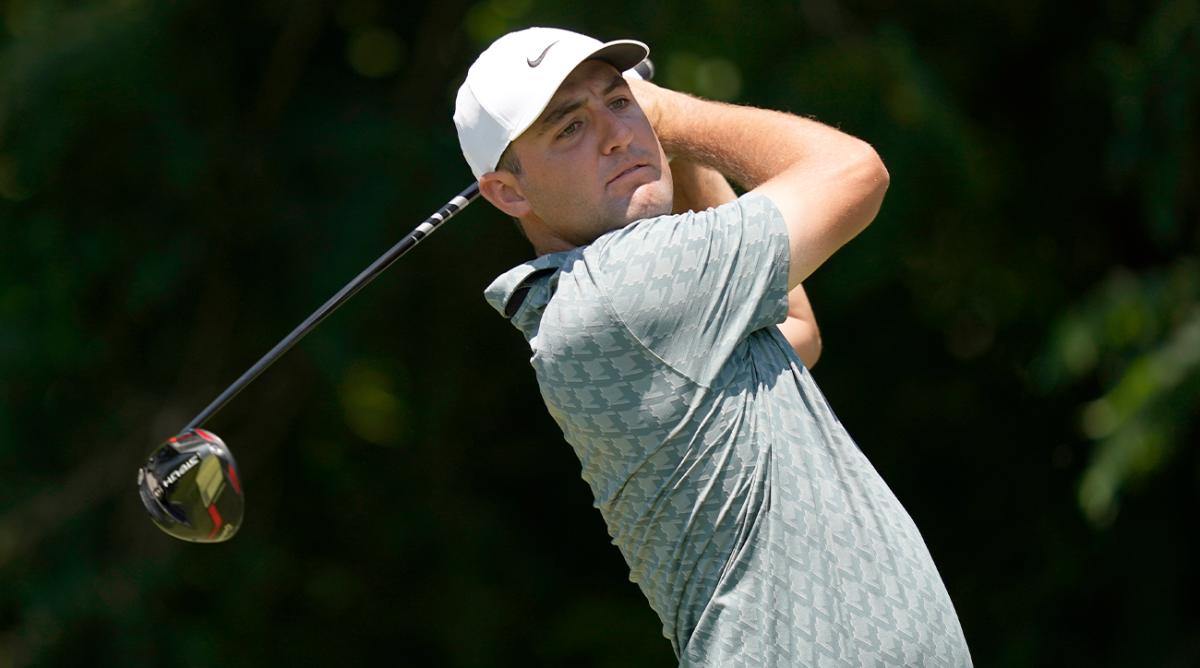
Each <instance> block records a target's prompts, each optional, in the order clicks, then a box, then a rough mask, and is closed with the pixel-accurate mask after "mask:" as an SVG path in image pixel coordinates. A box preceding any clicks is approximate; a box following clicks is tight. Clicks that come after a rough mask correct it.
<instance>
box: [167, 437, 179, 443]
mask: <svg viewBox="0 0 1200 668" xmlns="http://www.w3.org/2000/svg"><path fill="white" fill-rule="evenodd" d="M178 442H179V439H177V438H175V437H174V436H172V437H171V438H168V439H167V443H178Z"/></svg>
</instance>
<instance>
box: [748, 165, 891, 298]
mask: <svg viewBox="0 0 1200 668" xmlns="http://www.w3.org/2000/svg"><path fill="white" fill-rule="evenodd" d="M862 146H863V147H864V148H863V151H862V155H861V156H858V157H856V158H855V159H853V160H845V159H843V160H840V161H838V163H837V166H830V167H815V168H814V167H807V168H803V169H800V168H795V167H793V168H792V169H789V170H787V171H784V172H783V173H781V174H779V175H778V176H776V177H775V178H772V179H771V180H769V181H767V182H766V183H763V184H762V185H760V186H759V187H757V188H755V189H754V190H753V191H752V192H755V193H758V194H761V195H765V196H766V197H768V198H769V199H770V200H771V201H772V202H774V203H775V206H776V207H777V208H778V209H779V212H780V214H781V215H782V216H783V220H784V224H785V226H786V227H787V232H788V246H789V252H788V255H789V257H790V260H791V263H790V266H789V269H788V289H791V288H794V287H795V286H797V285H798V284H799V283H800V282H801V281H803V280H804V279H805V278H808V276H809V275H811V274H812V273H813V271H815V270H816V269H817V267H819V266H821V265H822V264H823V263H824V262H825V261H826V260H828V259H829V257H830V256H831V255H833V253H834V252H835V251H837V250H838V249H839V248H841V247H842V246H843V245H844V244H845V243H846V242H847V241H850V240H851V239H853V238H854V237H855V236H856V235H857V234H858V233H859V232H861V231H862V230H863V228H865V227H866V226H867V225H868V224H869V223H870V222H871V221H872V220H873V219H874V218H875V215H876V214H877V213H878V212H879V206H880V204H881V203H882V202H883V194H884V192H886V191H887V185H888V173H887V169H885V168H884V166H883V163H882V162H881V161H880V160H879V156H878V155H877V154H876V153H875V151H874V150H872V149H871V148H870V146H868V145H867V144H863V145H862Z"/></svg>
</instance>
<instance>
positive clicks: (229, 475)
mask: <svg viewBox="0 0 1200 668" xmlns="http://www.w3.org/2000/svg"><path fill="white" fill-rule="evenodd" d="M137 482H138V491H139V493H140V494H141V497H142V504H143V505H145V506H146V510H147V511H148V512H149V513H150V518H151V519H152V520H154V523H155V524H156V525H158V528H160V529H162V530H163V531H165V532H167V533H168V534H170V535H172V536H174V537H176V538H179V539H182V540H187V541H192V542H194V543H219V542H221V541H225V540H229V539H230V538H232V537H233V534H235V533H237V530H238V527H240V526H241V525H242V515H243V513H244V511H245V504H244V500H243V498H242V485H241V482H240V481H239V479H238V473H237V462H235V461H234V460H233V454H232V453H230V452H229V448H228V447H226V446H225V443H224V441H222V440H221V439H220V438H219V437H217V435H216V434H214V433H212V432H210V431H205V430H203V429H190V430H188V431H185V432H183V433H182V434H179V435H178V436H174V437H172V438H169V439H167V441H166V442H165V443H163V444H162V445H160V446H159V447H158V448H156V449H155V450H154V452H152V453H150V457H149V458H148V459H147V460H146V464H145V465H144V466H142V468H140V469H138V474H137Z"/></svg>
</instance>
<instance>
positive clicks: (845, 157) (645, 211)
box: [455, 28, 971, 667]
mask: <svg viewBox="0 0 1200 668" xmlns="http://www.w3.org/2000/svg"><path fill="white" fill-rule="evenodd" d="M647 53H648V49H647V48H646V47H645V45H644V44H641V43H640V42H634V41H629V40H622V41H616V42H609V43H607V44H601V43H600V42H599V41H596V40H593V39H591V38H588V37H584V36H582V35H578V34H575V33H571V32H567V31H561V30H553V29H546V28H531V29H529V30H524V31H519V32H515V33H510V34H508V35H506V36H504V37H502V38H500V39H499V40H497V41H496V42H495V43H494V44H492V46H490V47H489V48H488V49H487V50H486V51H484V53H483V54H481V55H480V56H479V59H478V60H476V62H475V64H474V65H472V67H471V69H470V71H469V72H468V74H467V79H466V81H465V83H464V84H463V86H462V88H461V89H460V90H459V94H458V99H457V103H456V110H455V124H456V126H457V127H458V132H459V140H460V143H461V145H462V148H463V155H464V156H465V157H466V159H467V162H468V164H469V165H470V166H471V169H472V171H473V172H474V174H475V176H476V178H478V180H479V185H480V191H481V193H482V194H483V196H484V197H485V198H486V199H487V200H488V201H489V202H491V203H492V204H493V205H495V206H496V207H497V208H499V209H500V210H501V211H503V212H505V213H506V214H508V215H510V216H512V217H513V218H515V219H517V220H518V221H519V223H520V225H521V228H522V230H523V231H524V232H525V234H526V236H527V237H528V238H529V240H530V242H531V243H532V244H533V247H534V250H535V251H536V253H537V255H538V257H537V258H536V259H534V260H531V261H529V262H526V263H523V264H521V265H520V266H518V267H516V268H514V269H512V270H510V271H508V272H507V273H505V274H504V275H502V276H500V277H499V278H498V279H496V281H495V282H494V283H493V284H492V285H491V286H490V287H488V289H487V291H486V296H487V299H488V301H489V302H490V303H491V304H492V305H493V306H494V307H496V309H497V310H499V311H500V312H501V313H502V314H503V315H505V316H506V317H508V318H509V319H510V320H511V321H512V323H513V324H514V325H515V326H516V327H517V328H518V329H519V330H520V331H521V332H522V333H523V334H524V335H525V337H526V339H527V340H528V342H529V346H530V348H531V350H532V352H533V356H532V358H531V360H530V362H531V364H532V365H533V368H534V371H535V374H536V376H537V380H538V384H539V387H540V388H541V393H542V397H543V399H544V401H545V403H546V407H547V408H548V409H549V411H550V414H551V416H553V418H554V419H555V421H556V422H557V423H558V425H559V426H560V427H561V428H562V430H563V434H564V436H565V437H566V440H567V441H568V442H569V443H570V444H571V446H572V447H573V448H574V449H575V452H576V454H577V455H578V457H579V460H580V463H581V464H582V469H583V471H582V475H583V478H584V480H585V481H586V482H587V483H588V485H589V486H590V487H591V489H592V493H593V494H594V496H595V504H596V507H597V508H599V510H600V512H601V514H602V515H603V517H604V520H605V523H606V524H607V526H608V530H609V533H610V534H611V536H612V538H613V542H614V543H615V544H616V545H617V546H618V548H620V550H621V552H622V554H623V555H624V557H625V560H626V562H627V563H628V564H629V568H630V579H632V580H633V581H634V582H636V583H637V584H638V586H639V587H640V588H641V590H642V592H643V593H644V594H645V596H646V598H647V599H648V600H649V602H650V605H651V606H652V607H653V608H654V610H655V611H656V612H657V613H658V615H659V618H660V619H661V620H662V623H663V633H664V635H665V636H666V637H667V638H668V639H669V640H670V641H671V644H672V647H673V648H674V650H675V653H676V655H677V656H678V657H679V660H680V665H682V666H721V667H727V666H807V665H819V666H875V665H897V666H900V665H903V666H966V665H970V663H971V659H970V655H969V653H968V651H967V647H966V643H965V641H964V639H963V634H962V630H961V628H960V627H959V623H958V619H957V616H956V614H955V612H954V608H953V605H952V604H951V602H950V599H949V596H948V595H947V593H946V590H945V587H944V585H943V584H942V582H941V578H940V577H939V575H938V573H937V569H936V568H935V567H934V564H933V562H932V559H931V558H930V555H929V552H928V550H927V549H926V547H925V544H924V542H923V541H922V539H921V536H920V534H919V533H918V531H917V529H916V527H915V526H914V524H913V523H912V521H911V519H909V517H908V514H907V513H906V512H905V511H904V509H903V508H902V507H901V505H900V504H899V502H898V501H897V500H896V498H895V497H894V496H893V495H892V493H891V491H890V490H889V489H888V488H887V486H886V485H885V484H884V482H883V480H882V479H880V477H879V475H878V474H877V473H876V472H875V470H874V468H872V466H871V465H870V463H869V462H868V461H867V459H866V458H865V457H864V456H863V454H862V453H861V452H860V451H859V450H858V448H857V447H856V446H855V444H854V442H853V441H852V440H851V438H850V436H849V435H848V434H847V433H846V431H845V429H843V427H842V425H841V424H840V423H839V422H838V420H837V418H836V417H835V416H834V414H833V412H832V411H831V410H830V408H829V406H828V405H827V404H826V402H825V400H824V398H823V397H822V395H821V393H820V391H819V390H818V389H817V387H816V385H815V384H814V383H813V379H812V377H811V376H810V375H809V373H808V370H807V369H806V367H805V365H804V364H803V363H802V362H801V359H800V358H799V357H798V356H797V353H796V350H795V349H794V347H793V345H792V342H789V341H788V339H787V338H786V337H785V335H784V333H783V332H782V331H781V330H780V329H779V328H778V327H776V325H777V324H778V323H781V322H784V321H785V320H787V315H788V294H789V292H790V291H792V290H794V289H796V288H797V287H798V286H799V285H800V282H801V281H802V280H803V279H804V278H806V277H807V276H809V275H810V274H811V273H812V272H813V271H814V270H816V269H817V268H818V267H819V266H820V265H821V264H822V263H823V262H824V261H825V260H826V259H827V258H828V257H829V256H830V255H831V254H832V253H833V252H834V251H836V250H837V249H838V248H839V247H841V246H842V245H843V244H845V243H846V242H847V241H848V240H849V239H851V238H852V237H854V236H855V235H856V234H857V233H858V232H859V231H861V230H862V229H863V228H864V227H865V226H866V225H867V224H868V223H869V222H870V221H871V220H872V219H873V218H874V217H875V214H876V213H877V211H878V210H879V206H880V204H881V201H882V199H883V194H884V191H885V190H886V188H887V183H888V174H887V171H886V170H885V169H884V167H883V165H882V163H881V162H880V160H879V158H878V156H877V155H876V154H875V152H874V151H873V150H872V149H871V148H870V147H869V146H868V145H867V144H865V143H863V142H862V141H859V140H857V139H855V138H853V137H850V136H847V135H845V134H842V133H840V132H838V131H836V130H833V129H832V128H829V127H826V126H824V125H821V124H819V123H816V122H813V121H809V120H805V119H802V118H798V117H795V116H791V115H787V114H783V113H778V112H773V111H767V110H761V109H753V108H748V107H736V106H732V105H725V104H720V103H715V102H708V101H704V100H699V99H695V98H692V97H689V96H686V95H682V94H679V93H675V92H672V91H668V90H665V89H662V88H660V87H658V86H655V85H653V84H650V83H648V82H644V81H637V80H627V79H626V78H625V77H623V76H622V75H621V73H622V72H624V71H625V70H628V69H629V68H631V67H633V66H634V65H635V64H636V63H638V62H639V61H641V60H642V59H643V58H644V57H645V56H646V55H647ZM630 79H632V77H631V78H630ZM668 155H671V156H673V158H674V160H675V162H676V163H677V165H678V168H677V169H676V170H675V172H676V176H680V177H681V184H680V185H681V186H682V187H681V188H680V190H682V191H684V192H687V191H688V190H689V189H690V190H691V191H692V192H693V193H699V196H697V197H693V199H696V200H703V199H705V198H707V197H712V196H713V193H714V192H715V190H714V188H713V187H710V186H706V185H704V183H705V182H706V180H707V181H708V182H711V176H712V173H711V172H707V171H704V169H705V168H700V167H698V166H699V165H703V166H706V168H711V169H713V170H716V172H717V173H719V174H722V175H725V176H727V177H729V178H731V179H732V180H733V181H735V182H736V183H738V184H740V185H741V186H743V187H744V188H745V189H746V190H747V191H748V192H747V193H746V194H745V195H743V196H742V197H740V198H737V199H736V200H734V201H732V202H729V203H727V204H722V205H721V206H718V207H716V208H711V209H706V210H702V211H689V212H686V213H682V214H678V215H671V211H672V208H673V195H674V191H675V190H676V187H675V186H676V184H675V183H674V182H673V175H672V169H671V165H670V164H669V163H668ZM689 170H690V171H689ZM716 196H717V197H718V198H721V197H720V195H719V194H717V195H716ZM722 199H723V198H722ZM701 203H704V202H701Z"/></svg>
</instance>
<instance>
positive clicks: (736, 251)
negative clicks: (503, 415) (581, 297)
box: [584, 193, 789, 384]
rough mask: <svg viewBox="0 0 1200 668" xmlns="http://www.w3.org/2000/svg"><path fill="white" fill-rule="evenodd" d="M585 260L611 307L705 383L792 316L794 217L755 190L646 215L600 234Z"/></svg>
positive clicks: (667, 358)
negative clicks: (746, 345)
mask: <svg viewBox="0 0 1200 668" xmlns="http://www.w3.org/2000/svg"><path fill="white" fill-rule="evenodd" d="M584 261H585V262H586V263H587V265H588V270H589V271H590V272H591V274H592V276H593V277H594V280H595V281H596V284H597V287H599V288H600V291H601V293H602V294H603V296H604V297H605V299H606V300H607V302H608V306H609V308H610V309H611V310H612V312H613V315H614V317H615V318H617V319H618V320H619V321H620V322H622V323H623V324H624V325H625V327H627V328H628V329H629V331H630V332H631V333H632V334H633V336H634V337H636V338H637V340H638V341H639V342H641V344H642V345H643V346H644V347H646V348H647V349H648V350H649V351H650V352H651V353H653V354H654V355H656V356H657V357H659V358H660V359H661V360H662V361H664V362H666V363H667V364H669V365H670V366H672V367H673V368H674V369H675V370H677V371H679V372H680V373H683V374H684V375H686V376H688V377H689V378H690V379H692V380H693V381H695V382H698V383H701V384H707V383H708V382H709V381H710V380H711V379H712V378H713V377H714V376H715V374H716V373H717V372H718V371H719V370H720V369H721V367H722V366H723V365H724V364H725V361H726V360H727V359H728V357H729V355H730V354H731V353H732V352H733V350H734V349H735V348H736V347H737V346H738V344H740V343H741V342H742V341H744V340H745V339H746V338H747V337H749V336H750V335H751V334H752V333H753V332H755V331H757V330H760V329H762V328H765V327H769V326H772V325H775V324H778V323H780V322H783V320H784V319H785V318H786V317H787V276H788V262H789V254H788V235H787V227H786V226H785V224H784V221H783V216H782V214H780V213H779V210H778V208H776V207H775V205H774V203H773V202H771V200H770V199H768V198H767V197H765V196H763V195H759V194H757V193H748V194H746V195H743V196H742V197H740V198H738V199H737V200H735V201H733V202H730V203H728V204H725V205H722V206H720V207H717V208H715V209H709V210H707V211H702V212H696V213H687V214H682V215H672V216H662V217H659V218H651V219H647V220H644V221H640V222H638V223H635V224H633V225H630V226H628V227H626V228H623V229H621V230H618V231H616V232H613V233H611V234H608V235H605V236H604V237H601V238H600V239H598V240H597V241H596V242H595V243H594V244H592V245H591V246H590V247H589V248H588V249H587V250H586V251H585V252H584Z"/></svg>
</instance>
